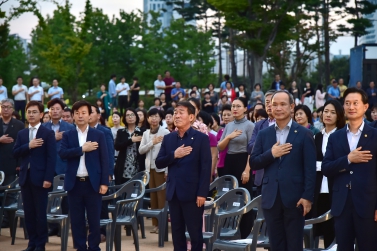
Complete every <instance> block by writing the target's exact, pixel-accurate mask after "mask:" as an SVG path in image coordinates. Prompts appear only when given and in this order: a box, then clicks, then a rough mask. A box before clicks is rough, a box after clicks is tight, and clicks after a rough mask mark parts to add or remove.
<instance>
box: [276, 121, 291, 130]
mask: <svg viewBox="0 0 377 251" xmlns="http://www.w3.org/2000/svg"><path fill="white" fill-rule="evenodd" d="M291 126H292V119H291V120H289V122H288V124H287V125H286V126H285V128H288V130H289V129H291ZM285 128H282V129H280V128H279V126H278V124H277V123H275V129H276V130H284V129H285Z"/></svg>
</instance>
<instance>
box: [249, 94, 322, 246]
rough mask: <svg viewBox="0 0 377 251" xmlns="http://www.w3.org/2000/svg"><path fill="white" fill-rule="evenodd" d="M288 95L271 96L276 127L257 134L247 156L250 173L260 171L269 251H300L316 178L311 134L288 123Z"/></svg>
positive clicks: (291, 108)
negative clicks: (250, 151) (262, 173)
mask: <svg viewBox="0 0 377 251" xmlns="http://www.w3.org/2000/svg"><path fill="white" fill-rule="evenodd" d="M293 108H294V100H293V97H292V95H290V94H289V93H288V92H286V91H277V92H275V93H274V94H273V95H272V113H273V115H274V117H275V119H276V125H275V126H270V127H268V128H266V129H264V130H261V131H260V132H259V133H258V136H257V139H256V141H255V144H254V148H253V151H252V153H251V156H250V167H251V168H252V169H253V170H258V169H262V168H264V177H263V182H262V183H263V184H262V208H263V213H264V215H265V218H266V223H267V231H268V234H269V238H270V243H271V251H296V250H297V251H298V250H300V251H302V240H303V230H304V223H305V218H304V216H305V215H306V214H307V213H308V212H309V211H310V209H311V201H313V197H314V186H315V176H316V155H315V151H316V148H315V145H314V140H313V134H312V132H311V131H309V130H308V129H306V128H305V127H302V126H300V125H299V124H297V123H296V122H294V121H292V119H291V111H292V110H293Z"/></svg>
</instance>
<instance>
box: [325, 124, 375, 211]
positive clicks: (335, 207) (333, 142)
mask: <svg viewBox="0 0 377 251" xmlns="http://www.w3.org/2000/svg"><path fill="white" fill-rule="evenodd" d="M376 142H377V130H376V129H374V128H372V127H370V126H369V125H368V124H366V123H365V124H364V129H363V131H362V133H361V136H360V140H359V142H358V144H357V147H360V146H362V150H363V151H365V150H369V151H370V152H371V154H373V158H372V160H370V161H369V162H367V163H351V164H348V158H347V156H348V154H349V153H350V148H349V144H348V139H347V127H344V128H342V129H340V130H338V131H336V132H334V133H333V134H331V135H330V138H329V141H328V143H327V148H326V154H325V157H324V159H323V161H322V172H323V174H324V175H326V176H327V177H329V178H331V179H332V180H333V183H334V185H333V187H332V192H333V196H332V198H333V199H332V203H331V214H332V215H333V216H339V215H340V214H341V213H342V211H343V208H344V205H345V203H346V200H347V195H348V192H349V190H348V186H347V185H348V184H349V182H351V186H352V189H351V195H352V200H353V203H354V205H355V210H356V212H357V214H358V215H359V216H360V217H363V218H367V217H374V211H375V210H377V144H376Z"/></svg>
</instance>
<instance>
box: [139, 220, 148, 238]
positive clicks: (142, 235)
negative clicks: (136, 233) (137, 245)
mask: <svg viewBox="0 0 377 251" xmlns="http://www.w3.org/2000/svg"><path fill="white" fill-rule="evenodd" d="M137 218H138V220H139V224H140V231H141V238H142V239H145V238H147V237H145V227H144V217H143V216H139V217H137Z"/></svg>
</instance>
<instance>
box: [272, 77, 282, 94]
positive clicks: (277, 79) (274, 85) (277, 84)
mask: <svg viewBox="0 0 377 251" xmlns="http://www.w3.org/2000/svg"><path fill="white" fill-rule="evenodd" d="M281 84H283V82H282V81H281V79H280V75H279V74H276V75H275V81H274V82H272V84H271V88H270V89H271V90H276V91H279V90H280V85H281Z"/></svg>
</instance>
